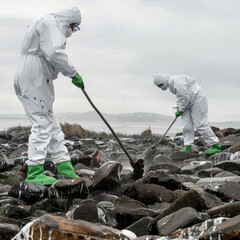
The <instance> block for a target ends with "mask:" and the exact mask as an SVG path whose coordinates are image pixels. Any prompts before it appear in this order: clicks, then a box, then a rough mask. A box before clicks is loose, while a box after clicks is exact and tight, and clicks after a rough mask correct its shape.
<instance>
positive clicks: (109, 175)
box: [93, 162, 122, 191]
mask: <svg viewBox="0 0 240 240" xmlns="http://www.w3.org/2000/svg"><path fill="white" fill-rule="evenodd" d="M121 168H122V166H121V164H120V163H116V162H108V163H104V164H103V165H102V166H101V167H100V168H99V169H98V170H97V171H96V173H95V177H94V180H93V189H94V190H98V189H99V190H103V191H104V190H106V191H107V190H112V189H114V188H116V187H119V186H120V178H119V176H120V171H121Z"/></svg>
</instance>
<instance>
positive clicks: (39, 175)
mask: <svg viewBox="0 0 240 240" xmlns="http://www.w3.org/2000/svg"><path fill="white" fill-rule="evenodd" d="M43 172H44V169H43V165H32V166H28V173H27V178H26V179H25V181H26V182H35V183H39V184H42V185H52V184H53V183H55V182H56V181H57V179H56V178H53V177H48V176H45V175H43Z"/></svg>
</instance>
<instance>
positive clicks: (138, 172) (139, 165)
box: [81, 88, 144, 179]
mask: <svg viewBox="0 0 240 240" xmlns="http://www.w3.org/2000/svg"><path fill="white" fill-rule="evenodd" d="M81 89H82V88H81ZM82 91H83V93H84V95H85V96H86V98H87V100H88V101H89V103H90V104H91V105H92V107H93V108H94V109H95V111H96V112H97V113H98V115H99V116H100V117H101V119H102V120H103V121H104V123H105V124H106V125H107V127H108V128H109V130H110V131H111V132H112V134H113V136H114V137H115V138H116V140H117V141H118V143H119V145H120V147H121V148H122V150H123V151H124V152H125V154H126V155H127V157H128V159H129V161H130V164H131V166H132V168H133V178H134V179H138V178H140V177H142V175H143V168H144V164H143V161H142V160H140V161H136V162H134V161H133V159H132V158H131V156H130V155H129V153H128V152H127V150H126V149H125V147H124V146H123V144H122V142H121V141H120V139H119V138H118V136H117V135H116V133H115V132H114V130H113V129H112V127H111V126H110V125H109V123H108V122H107V120H106V119H105V118H104V117H103V115H102V114H101V112H100V111H99V110H98V109H97V107H96V106H95V105H94V104H93V102H92V100H91V99H90V97H89V96H88V94H87V93H86V91H85V90H84V89H82Z"/></svg>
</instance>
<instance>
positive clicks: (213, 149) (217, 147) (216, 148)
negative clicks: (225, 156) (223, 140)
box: [204, 143, 221, 155]
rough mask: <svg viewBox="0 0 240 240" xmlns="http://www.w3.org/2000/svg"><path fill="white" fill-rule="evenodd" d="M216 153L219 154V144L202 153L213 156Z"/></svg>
mask: <svg viewBox="0 0 240 240" xmlns="http://www.w3.org/2000/svg"><path fill="white" fill-rule="evenodd" d="M218 152H221V146H220V144H219V143H217V144H214V145H212V146H211V147H210V148H209V149H207V150H205V151H204V153H205V154H208V155H213V154H215V153H218Z"/></svg>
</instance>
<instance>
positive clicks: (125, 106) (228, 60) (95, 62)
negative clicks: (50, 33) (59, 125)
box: [0, 0, 240, 121]
mask: <svg viewBox="0 0 240 240" xmlns="http://www.w3.org/2000/svg"><path fill="white" fill-rule="evenodd" d="M78 2H79V3H78V4H79V8H80V9H81V12H82V15H83V22H82V26H81V30H80V32H79V33H77V34H74V35H73V36H72V37H71V38H70V39H69V40H68V43H67V51H68V53H69V59H70V61H71V62H72V63H73V64H74V66H76V68H77V69H78V71H79V73H80V74H81V75H82V76H83V78H84V81H85V85H86V89H87V91H88V92H89V95H90V96H92V98H93V100H94V101H95V102H96V105H98V107H99V108H100V109H101V110H102V111H103V112H108V113H121V112H133V111H149V112H156V113H162V114H173V113H174V110H173V109H172V106H174V105H175V96H174V95H172V94H171V93H169V92H162V91H161V90H159V89H158V88H156V87H155V86H154V85H153V83H152V77H151V76H152V75H153V74H154V73H155V72H157V71H159V72H168V73H170V74H182V73H188V74H190V75H192V76H193V77H194V78H195V79H196V80H197V82H199V84H200V85H201V86H202V87H203V88H204V89H205V91H206V93H207V96H208V100H209V109H210V111H209V116H210V120H212V121H217V120H239V119H240V111H236V109H237V107H238V103H239V100H240V94H239V92H240V91H239V90H240V87H239V78H240V74H239V71H238V63H239V60H240V59H239V58H240V57H239V50H240V47H239V42H240V28H239V24H238V22H239V20H240V19H239V18H240V16H239V9H240V6H239V5H240V3H238V1H233V0H226V1H225V0H212V1H205V0H204V1H193V0H183V1H178V0H172V1H168V0H139V1H137V0H132V1H126V2H123V1H115V2H112V1H110V0H101V1H96V0H93V1H91V2H86V1H83V0H81V1H78ZM27 3H29V1H27V0H25V1H24V4H25V5H27ZM5 4H6V3H5ZM24 4H23V5H22V7H23V8H24V6H25V5H24ZM54 4H55V5H54ZM75 4H76V2H75V1H73V0H72V1H69V4H68V5H75ZM66 6H67V4H66V3H62V2H61V4H60V5H59V4H57V1H52V2H51V4H50V3H48V2H44V4H42V6H41V3H40V1H36V6H32V8H31V9H32V10H31V11H32V12H30V10H29V9H23V11H25V12H23V14H22V15H21V16H20V15H19V14H20V13H21V11H20V9H19V11H18V13H17V12H16V13H12V14H11V16H8V17H5V18H3V17H2V18H1V19H0V30H1V32H4V33H5V34H4V36H3V38H1V39H0V51H1V54H0V63H1V70H0V83H1V89H0V94H1V95H0V109H1V110H2V112H5V111H9V112H10V111H11V112H16V111H17V112H22V111H23V110H22V108H21V107H20V106H21V105H20V103H19V102H18V100H17V99H16V97H15V96H14V91H13V87H12V79H13V74H14V68H15V64H16V59H17V55H18V53H19V48H20V44H21V42H22V39H23V36H24V32H25V29H26V26H27V25H28V24H29V23H32V22H33V17H34V16H38V15H43V14H45V13H47V12H48V11H49V12H51V11H53V10H54V8H56V10H59V9H60V7H62V8H63V7H66ZM26 16H28V17H29V19H27V18H26ZM66 88H67V91H66ZM55 89H56V102H55V111H61V112H64V111H72V112H78V111H88V110H90V109H91V107H90V106H89V104H88V103H87V102H86V100H85V99H84V96H83V95H82V93H81V92H80V91H79V89H76V88H75V87H74V86H73V85H72V84H71V79H68V78H65V77H63V76H61V75H60V77H59V79H58V80H56V82H55ZM69 96H71V97H69ZM6 99H7V101H6ZM76 102H79V106H78V107H76ZM223 109H224V111H223ZM5 113H6V112H5ZM229 117H231V119H229Z"/></svg>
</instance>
